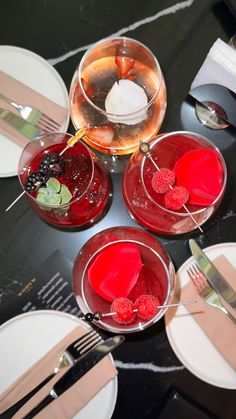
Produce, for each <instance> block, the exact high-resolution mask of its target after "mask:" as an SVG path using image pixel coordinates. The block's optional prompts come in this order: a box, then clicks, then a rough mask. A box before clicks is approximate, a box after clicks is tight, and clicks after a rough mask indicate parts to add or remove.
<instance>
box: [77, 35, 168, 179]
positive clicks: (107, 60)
mask: <svg viewBox="0 0 236 419" xmlns="http://www.w3.org/2000/svg"><path fill="white" fill-rule="evenodd" d="M70 106H71V119H72V122H73V125H74V127H75V129H79V128H81V127H84V126H87V127H91V128H90V129H88V131H87V134H86V135H85V137H84V140H85V141H86V142H87V144H88V145H89V146H91V147H92V148H94V149H95V150H96V152H100V153H101V154H99V156H100V158H101V159H102V160H103V161H104V162H105V164H106V167H107V168H108V170H110V171H121V170H122V161H124V160H122V158H119V156H122V155H123V157H124V156H125V155H129V154H131V153H133V152H134V151H135V150H136V149H137V147H138V144H139V141H140V140H143V141H148V140H149V139H150V138H151V137H152V136H153V135H155V134H156V133H157V132H158V131H159V129H160V127H161V124H162V121H163V118H164V115H165V111H166V87H165V82H164V78H163V75H162V72H161V69H160V66H159V63H158V61H157V59H156V58H155V56H154V55H153V53H152V52H151V51H150V50H149V49H148V48H147V47H146V46H144V45H143V44H141V43H140V42H138V41H136V40H134V39H130V38H125V37H117V38H109V39H106V40H103V41H100V42H98V43H97V44H95V45H94V46H92V47H91V48H90V49H89V50H88V51H87V52H86V53H85V55H84V57H83V58H82V60H81V62H80V64H79V66H78V68H77V69H76V71H75V74H74V76H73V80H72V83H71V88H70ZM109 155H112V156H110V158H109ZM125 161H127V159H125ZM120 162H121V165H120V166H119V163H120Z"/></svg>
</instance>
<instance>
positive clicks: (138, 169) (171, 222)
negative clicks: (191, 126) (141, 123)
mask: <svg viewBox="0 0 236 419" xmlns="http://www.w3.org/2000/svg"><path fill="white" fill-rule="evenodd" d="M149 144H150V150H151V155H152V159H153V160H154V161H155V163H156V164H157V165H158V167H159V168H163V167H165V168H168V169H171V170H175V168H176V167H177V166H176V165H178V166H179V164H180V163H181V165H182V167H181V179H182V182H183V185H182V186H185V184H186V183H187V184H188V185H190V188H191V192H192V195H193V198H192V202H191V201H190V200H189V201H188V202H186V204H185V205H186V208H187V210H188V212H189V213H190V214H191V215H192V217H193V218H194V220H195V221H196V222H197V223H198V225H199V226H201V225H202V224H203V223H205V221H207V220H208V219H209V217H211V215H212V214H213V213H214V212H215V211H216V209H217V208H218V207H219V205H220V203H221V201H222V198H223V195H224V191H225V186H226V180H227V169H226V165H225V162H224V159H223V156H222V155H221V153H220V151H219V150H218V149H217V147H216V146H215V145H214V144H213V143H212V142H211V141H210V140H208V139H207V138H205V137H203V136H202V135H199V134H197V133H193V132H186V131H179V132H172V133H168V134H162V135H159V136H157V137H155V138H154V139H153V140H152V141H151V142H150V143H149ZM209 153H210V159H211V158H213V163H214V164H213V163H212V161H211V160H209V155H208V154H209ZM193 156H196V159H194V158H193ZM199 156H200V157H199ZM212 156H213V157H212ZM182 162H184V164H182ZM211 164H213V166H214V167H213V170H215V173H216V174H215V178H214V171H211ZM185 170H186V173H185ZM156 171H157V169H156V167H155V166H154V164H153V163H152V161H151V160H150V158H148V157H146V156H145V155H144V154H143V153H142V152H141V151H139V150H138V151H136V152H135V153H134V154H133V156H132V157H131V159H130V161H129V163H128V165H127V168H126V170H125V173H124V176H123V198H124V201H125V204H126V207H127V209H128V211H129V213H130V215H131V217H133V218H134V219H135V220H136V221H137V222H138V223H139V224H141V225H142V226H143V227H145V228H147V229H148V230H151V231H153V232H155V233H159V234H171V235H175V234H182V233H187V232H190V231H192V230H194V229H196V228H197V225H196V223H195V222H194V221H193V219H192V218H191V216H190V215H189V213H188V212H187V211H186V209H184V208H183V207H182V208H181V209H179V210H171V209H168V208H166V207H165V205H164V196H165V194H161V193H156V192H155V190H154V189H153V187H152V179H153V175H154V174H155V172H156ZM178 173H179V171H178ZM178 173H177V174H178ZM176 179H177V180H178V176H177V177H176ZM186 181H187V182H186ZM180 183H181V182H179V183H178V182H177V184H180ZM180 186H181V185H180ZM213 190H214V193H215V190H216V191H218V192H217V193H215V195H214V193H213ZM195 195H199V196H200V198H199V197H198V198H199V199H198V200H196V197H195ZM209 196H210V197H213V198H212V199H211V201H210V200H209V199H208V197H209ZM190 197H191V196H190ZM204 197H206V199H204Z"/></svg>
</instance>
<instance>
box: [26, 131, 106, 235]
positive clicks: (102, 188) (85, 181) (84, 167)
mask: <svg viewBox="0 0 236 419" xmlns="http://www.w3.org/2000/svg"><path fill="white" fill-rule="evenodd" d="M69 138H71V136H70V135H69V134H61V133H52V134H45V135H43V136H41V137H38V138H37V139H35V140H34V141H32V142H31V143H29V144H28V145H27V146H26V147H25V149H24V150H23V153H22V156H21V159H20V163H19V179H20V182H21V184H22V186H23V187H24V186H25V185H26V182H27V179H29V177H30V176H31V175H32V173H37V172H38V171H39V170H40V169H39V168H40V164H41V162H42V160H43V159H44V158H45V157H46V156H50V155H59V154H60V152H61V151H62V150H63V149H64V148H65V146H66V144H67V141H68V139H69ZM61 159H62V162H63V171H62V172H61V173H60V174H59V176H57V177H56V183H57V184H61V185H64V186H63V187H65V188H67V189H66V190H69V193H70V194H71V197H70V200H69V202H68V203H65V204H60V205H58V204H54V203H53V202H51V203H50V201H49V203H47V202H46V201H45V202H40V201H39V200H38V199H37V194H38V193H39V191H41V190H42V192H45V191H46V189H45V190H44V189H43V188H40V189H36V190H34V191H31V192H27V195H28V198H29V202H30V204H31V206H32V208H33V209H34V210H35V212H36V213H37V214H38V215H39V217H40V218H42V219H43V220H44V221H46V222H47V223H50V224H53V225H55V226H58V227H63V228H64V227H81V226H86V225H87V224H92V223H93V222H94V221H96V220H97V219H98V218H99V217H100V216H102V215H103V214H104V212H105V210H106V204H107V201H108V198H109V192H110V181H109V177H108V175H107V173H106V171H105V169H104V168H103V166H102V164H101V163H100V162H99V160H98V159H97V158H96V157H95V156H94V154H93V153H92V152H91V151H90V150H89V149H88V148H87V147H86V146H85V145H84V144H83V143H82V142H81V141H78V142H77V143H76V144H75V145H74V146H73V147H71V148H69V149H67V150H66V151H65V152H64V153H63V155H62V156H61ZM54 179H55V178H54ZM58 182H59V183H58ZM56 193H57V191H56Z"/></svg>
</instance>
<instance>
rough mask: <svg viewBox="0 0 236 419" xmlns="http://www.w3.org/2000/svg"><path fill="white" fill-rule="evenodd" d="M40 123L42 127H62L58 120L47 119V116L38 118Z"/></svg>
mask: <svg viewBox="0 0 236 419" xmlns="http://www.w3.org/2000/svg"><path fill="white" fill-rule="evenodd" d="M37 123H38V125H41V126H42V127H47V128H51V129H58V128H60V125H59V124H58V123H57V122H54V121H52V120H51V119H47V118H46V117H42V116H41V117H40V119H39V120H38V122H37Z"/></svg>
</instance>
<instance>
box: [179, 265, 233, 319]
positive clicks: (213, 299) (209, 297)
mask: <svg viewBox="0 0 236 419" xmlns="http://www.w3.org/2000/svg"><path fill="white" fill-rule="evenodd" d="M187 273H188V276H189V278H190V280H191V281H192V283H193V285H194V288H195V289H196V291H197V293H198V294H199V296H200V297H201V298H202V299H203V300H204V301H205V302H206V303H207V304H209V305H210V306H212V307H214V308H217V309H218V310H220V311H222V312H223V313H224V314H225V315H226V316H227V317H228V318H229V319H230V320H231V321H232V322H233V323H234V325H236V318H234V316H232V314H231V313H230V312H229V311H228V310H227V309H226V308H225V307H224V305H223V304H222V302H221V299H220V296H219V294H218V293H217V292H216V291H214V289H213V288H212V287H211V285H210V284H209V283H208V281H207V278H206V277H205V276H204V275H203V273H202V272H201V271H200V270H199V269H198V267H197V265H196V264H193V265H192V266H190V267H189V268H187Z"/></svg>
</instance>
